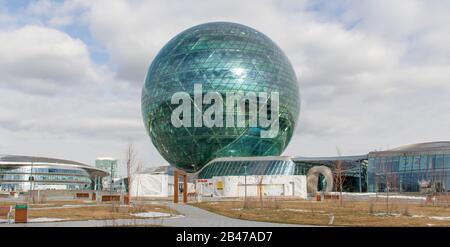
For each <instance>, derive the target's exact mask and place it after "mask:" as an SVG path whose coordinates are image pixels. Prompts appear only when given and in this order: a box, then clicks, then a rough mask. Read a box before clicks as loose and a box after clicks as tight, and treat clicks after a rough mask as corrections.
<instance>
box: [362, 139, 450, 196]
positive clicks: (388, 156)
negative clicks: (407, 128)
mask: <svg viewBox="0 0 450 247" xmlns="http://www.w3.org/2000/svg"><path fill="white" fill-rule="evenodd" d="M368 184H369V191H370V192H377V191H379V192H384V191H387V190H388V189H389V191H393V192H420V191H424V190H425V191H433V192H448V191H450V142H433V143H421V144H414V145H409V146H403V147H400V148H396V149H392V150H387V151H382V152H371V153H369V169H368Z"/></svg>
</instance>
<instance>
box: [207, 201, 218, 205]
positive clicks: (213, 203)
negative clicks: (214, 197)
mask: <svg viewBox="0 0 450 247" xmlns="http://www.w3.org/2000/svg"><path fill="white" fill-rule="evenodd" d="M208 204H209V205H215V204H219V203H218V202H208Z"/></svg>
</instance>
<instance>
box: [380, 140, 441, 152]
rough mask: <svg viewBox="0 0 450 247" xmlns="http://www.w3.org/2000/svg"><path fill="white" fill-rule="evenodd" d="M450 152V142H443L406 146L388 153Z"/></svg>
mask: <svg viewBox="0 0 450 247" xmlns="http://www.w3.org/2000/svg"><path fill="white" fill-rule="evenodd" d="M446 150H450V141H442V142H424V143H416V144H410V145H404V146H401V147H398V148H394V149H391V150H388V151H393V152H427V151H446Z"/></svg>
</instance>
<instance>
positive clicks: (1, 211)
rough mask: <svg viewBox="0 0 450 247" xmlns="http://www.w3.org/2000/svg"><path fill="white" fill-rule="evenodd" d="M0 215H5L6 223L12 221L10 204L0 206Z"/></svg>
mask: <svg viewBox="0 0 450 247" xmlns="http://www.w3.org/2000/svg"><path fill="white" fill-rule="evenodd" d="M0 216H6V218H7V219H8V224H11V223H12V206H0Z"/></svg>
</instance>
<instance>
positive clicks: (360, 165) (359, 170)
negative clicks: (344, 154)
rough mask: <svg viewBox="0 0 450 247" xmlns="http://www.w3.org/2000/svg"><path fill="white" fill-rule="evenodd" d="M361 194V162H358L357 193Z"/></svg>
mask: <svg viewBox="0 0 450 247" xmlns="http://www.w3.org/2000/svg"><path fill="white" fill-rule="evenodd" d="M361 192H362V187H361V161H359V193H361Z"/></svg>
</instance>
